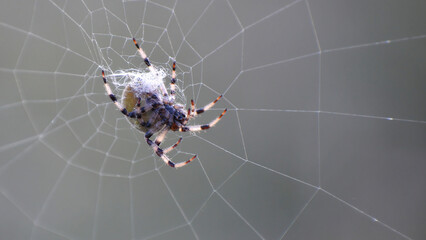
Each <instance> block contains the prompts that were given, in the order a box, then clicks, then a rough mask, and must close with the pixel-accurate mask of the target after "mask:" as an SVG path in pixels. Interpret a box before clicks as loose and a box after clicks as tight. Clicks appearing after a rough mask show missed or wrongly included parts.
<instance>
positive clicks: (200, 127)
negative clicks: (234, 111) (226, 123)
mask: <svg viewBox="0 0 426 240" xmlns="http://www.w3.org/2000/svg"><path fill="white" fill-rule="evenodd" d="M226 111H228V109H226V108H225V110H224V111H223V112H222V114H220V116H219V117H217V118H216V119H215V120H213V121H211V122H210V123H209V124H203V125H194V126H185V127H180V128H179V131H180V132H197V131H201V130H207V129H209V128H211V127H213V126H214V125H216V123H218V122H219V121H220V119H221V118H222V117H223V115H225V113H226Z"/></svg>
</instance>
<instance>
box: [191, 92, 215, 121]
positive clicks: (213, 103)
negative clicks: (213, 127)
mask: <svg viewBox="0 0 426 240" xmlns="http://www.w3.org/2000/svg"><path fill="white" fill-rule="evenodd" d="M221 98H222V95H220V96H219V97H217V98H216V99H215V100H214V101H213V102H211V103H209V104H207V105H206V106H204V107H202V108H199V109H197V110H195V104H194V100H192V99H191V108H190V109H188V116H190V117H195V116H197V115H199V114H201V113H203V112H205V111H207V110H209V109H210V108H212V107H213V106H214V105H215V104H216V103H217V101H219V99H221Z"/></svg>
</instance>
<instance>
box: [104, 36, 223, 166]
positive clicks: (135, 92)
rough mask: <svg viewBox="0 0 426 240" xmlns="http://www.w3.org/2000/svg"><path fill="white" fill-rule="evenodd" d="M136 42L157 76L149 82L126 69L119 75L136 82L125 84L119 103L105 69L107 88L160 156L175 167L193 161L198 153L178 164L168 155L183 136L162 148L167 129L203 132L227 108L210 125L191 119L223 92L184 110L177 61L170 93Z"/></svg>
mask: <svg viewBox="0 0 426 240" xmlns="http://www.w3.org/2000/svg"><path fill="white" fill-rule="evenodd" d="M133 42H134V44H135V46H136V48H137V49H138V51H139V53H140V55H141V57H142V59H143V61H144V62H145V64H146V65H147V67H148V68H149V71H150V73H152V75H153V76H154V78H153V81H152V80H151V81H148V80H147V79H145V78H144V76H147V75H142V74H140V73H139V72H136V73H135V72H128V73H126V72H124V74H120V75H121V76H123V75H132V76H136V78H135V79H136V81H133V85H132V84H129V85H127V86H126V87H125V89H124V90H123V93H122V96H121V102H118V101H117V98H116V97H115V95H114V94H113V93H112V91H111V88H110V86H109V84H108V82H107V80H106V77H105V73H104V71H102V78H103V82H104V86H105V90H106V92H107V94H108V95H109V97H110V98H111V100H112V101H113V102H114V104H115V105H116V106H117V108H118V109H119V110H120V111H121V113H123V114H124V115H125V116H127V117H128V118H129V120H130V121H131V122H132V123H133V124H134V126H135V127H136V128H137V129H138V130H140V131H142V132H144V133H145V140H146V142H147V144H148V145H149V146H151V147H152V148H153V150H154V151H155V153H156V154H157V155H158V156H159V157H161V158H162V159H163V161H164V162H165V163H166V164H168V165H169V166H170V167H174V168H179V167H183V166H185V165H186V164H188V163H190V162H191V161H192V160H194V159H195V158H196V155H195V156H193V157H192V158H190V159H189V160H187V161H186V162H180V163H176V164H175V163H173V162H172V161H171V160H170V159H169V158H168V157H167V155H166V154H167V153H168V152H169V151H171V150H173V149H174V148H175V147H176V146H177V145H178V144H179V143H180V142H181V141H182V138H180V139H179V140H178V141H177V143H175V144H174V145H172V146H170V147H168V148H166V149H164V150H163V149H161V148H160V144H161V142H162V141H163V140H164V138H165V136H166V134H167V132H168V131H181V132H187V131H201V130H206V129H209V128H210V127H212V126H214V125H215V124H216V123H217V122H219V120H220V119H221V118H222V117H223V115H225V113H226V111H227V110H226V109H225V110H224V111H223V112H222V114H221V115H220V116H219V117H217V118H216V119H215V120H213V121H212V122H210V123H209V124H204V125H195V126H187V124H188V121H189V120H190V119H191V118H193V117H195V116H197V115H199V114H201V113H203V112H204V111H206V110H208V109H210V108H211V107H212V106H213V105H214V104H215V103H216V102H217V101H218V100H219V99H220V98H221V97H222V95H220V96H219V97H218V98H216V99H215V100H214V101H213V102H211V103H210V104H207V105H206V106H204V107H203V108H199V109H195V104H194V101H193V100H191V108H189V109H188V110H185V106H183V105H181V104H179V103H176V102H175V94H176V92H175V89H176V86H175V83H176V63H175V62H173V67H172V78H171V81H170V94H169V93H168V92H167V89H166V87H165V85H164V82H163V78H162V77H157V76H160V75H159V73H158V70H157V69H156V68H155V67H154V66H153V65H152V64H151V62H150V61H149V59H148V57H147V56H146V54H145V52H144V51H143V50H142V48H140V47H139V45H138V43H137V42H136V40H135V39H133ZM154 134H157V136H156V138H155V140H154V142H153V141H152V140H151V139H150V138H151V137H152V135H154Z"/></svg>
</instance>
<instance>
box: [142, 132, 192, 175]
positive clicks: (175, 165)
mask: <svg viewBox="0 0 426 240" xmlns="http://www.w3.org/2000/svg"><path fill="white" fill-rule="evenodd" d="M152 134H153V133H152V132H151V130H148V132H146V134H145V140H146V143H148V145H149V146H150V147H152V149H153V150H154V152H155V153H156V154H157V156H159V157H161V159H163V161H164V163H166V164H167V165H169V166H170V167H173V168H180V167H183V166H185V165H186V164H188V163H190V162H192V160H194V159H195V158H196V157H197V155H194V156H193V157H192V158H190V159H189V160H187V161H185V162H179V163H174V162H172V161H171V160H170V158H169V157H167V155H166V153H168V152H170V151H171V150H172V149H174V148H175V147H176V146H177V145H178V144H179V143H180V142H181V141H182V138H180V139H179V140H178V141H177V143H175V144H174V145H173V146H171V147H169V148H167V149H165V150H163V149H161V148H160V147H159V146H158V145H157V144H155V142H153V141H151V140H150V139H149V138H150V137H151V136H152ZM161 134H162V133H160V134H159V135H161Z"/></svg>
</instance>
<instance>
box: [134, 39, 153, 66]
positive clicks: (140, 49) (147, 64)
mask: <svg viewBox="0 0 426 240" xmlns="http://www.w3.org/2000/svg"><path fill="white" fill-rule="evenodd" d="M133 43H134V44H135V46H136V48H137V49H138V52H139V54H140V55H141V57H142V59H143V61H144V62H145V64H146V66H147V67H148V68H149V70H150V71H153V70H154V67H153V66H152V65H151V62H150V61H149V59H148V56H147V55H146V53H145V52H144V51H143V50H142V48H141V47H139V44H138V42H136V39H135V38H133Z"/></svg>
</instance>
